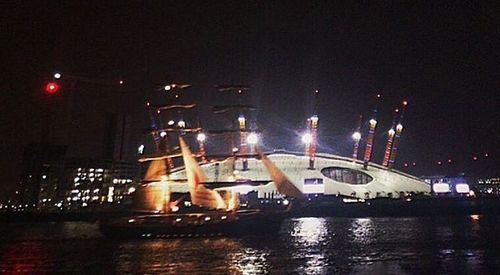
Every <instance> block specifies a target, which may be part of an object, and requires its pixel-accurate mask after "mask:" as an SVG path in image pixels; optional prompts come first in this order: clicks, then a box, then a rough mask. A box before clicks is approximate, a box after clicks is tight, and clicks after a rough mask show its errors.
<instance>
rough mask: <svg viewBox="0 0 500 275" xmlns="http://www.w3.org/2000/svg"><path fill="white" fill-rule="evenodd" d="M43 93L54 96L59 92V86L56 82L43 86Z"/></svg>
mask: <svg viewBox="0 0 500 275" xmlns="http://www.w3.org/2000/svg"><path fill="white" fill-rule="evenodd" d="M45 91H46V92H47V93H49V94H55V93H57V92H58V91H59V84H57V82H49V83H47V85H46V86H45Z"/></svg>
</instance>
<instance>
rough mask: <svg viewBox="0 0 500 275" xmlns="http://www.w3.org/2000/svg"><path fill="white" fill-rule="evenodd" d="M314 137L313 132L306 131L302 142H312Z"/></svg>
mask: <svg viewBox="0 0 500 275" xmlns="http://www.w3.org/2000/svg"><path fill="white" fill-rule="evenodd" d="M312 139H313V138H312V135H311V133H305V134H304V135H302V142H303V143H305V144H311V142H312Z"/></svg>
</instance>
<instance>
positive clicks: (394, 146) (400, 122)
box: [389, 101, 408, 168]
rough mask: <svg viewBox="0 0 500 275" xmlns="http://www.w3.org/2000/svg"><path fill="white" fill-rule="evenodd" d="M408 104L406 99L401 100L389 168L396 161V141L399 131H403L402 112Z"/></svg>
mask: <svg viewBox="0 0 500 275" xmlns="http://www.w3.org/2000/svg"><path fill="white" fill-rule="evenodd" d="M407 105H408V101H403V102H402V107H401V116H400V117H399V123H398V125H396V135H395V137H394V142H393V144H392V149H391V157H390V159H389V168H392V167H394V163H395V162H396V154H397V152H398V146H397V145H398V141H399V139H400V138H401V133H402V132H403V118H404V112H405V108H406V106H407Z"/></svg>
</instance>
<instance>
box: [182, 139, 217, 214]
mask: <svg viewBox="0 0 500 275" xmlns="http://www.w3.org/2000/svg"><path fill="white" fill-rule="evenodd" d="M179 143H180V147H181V152H182V159H183V160H184V165H185V167H186V176H187V179H188V184H189V189H190V193H191V202H192V203H193V204H195V205H199V206H204V207H209V208H217V209H226V208H227V206H226V203H225V202H224V200H223V199H222V197H221V195H220V194H219V193H218V192H217V191H215V190H211V189H208V188H206V187H205V186H204V185H202V184H200V182H207V180H208V177H207V175H206V174H205V172H203V170H202V169H201V167H200V165H199V164H198V162H197V161H196V159H195V158H194V157H193V154H192V153H191V150H189V147H188V146H187V144H186V143H185V142H184V140H183V139H182V138H181V137H179Z"/></svg>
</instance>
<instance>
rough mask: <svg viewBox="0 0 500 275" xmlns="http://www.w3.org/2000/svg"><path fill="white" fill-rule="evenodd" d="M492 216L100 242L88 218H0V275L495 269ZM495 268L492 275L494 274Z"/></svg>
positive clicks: (297, 221)
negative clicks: (262, 234) (26, 220)
mask: <svg viewBox="0 0 500 275" xmlns="http://www.w3.org/2000/svg"><path fill="white" fill-rule="evenodd" d="M499 237H500V217H498V216H475V215H473V216H453V217H451V216H445V217H432V218H421V217H419V218H294V219H288V220H285V222H284V224H283V226H282V228H281V232H280V234H279V235H278V236H272V237H260V238H257V237H246V238H214V239H208V238H207V239H203V238H200V239H151V240H150V239H144V240H141V239H138V240H110V239H106V238H104V237H103V236H102V235H101V234H100V233H99V231H98V226H97V224H95V223H86V222H60V223H0V273H25V274H52V273H56V272H61V273H80V274H82V273H84V274H89V273H90V274H178V273H189V274H268V273H273V274H276V273H278V274H284V273H287V274H471V273H477V274H495V273H497V272H498V270H500V238H499ZM497 274H498V273H497Z"/></svg>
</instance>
